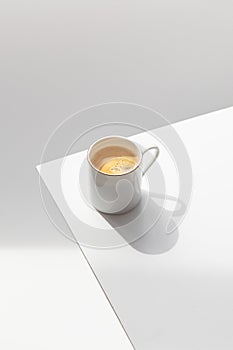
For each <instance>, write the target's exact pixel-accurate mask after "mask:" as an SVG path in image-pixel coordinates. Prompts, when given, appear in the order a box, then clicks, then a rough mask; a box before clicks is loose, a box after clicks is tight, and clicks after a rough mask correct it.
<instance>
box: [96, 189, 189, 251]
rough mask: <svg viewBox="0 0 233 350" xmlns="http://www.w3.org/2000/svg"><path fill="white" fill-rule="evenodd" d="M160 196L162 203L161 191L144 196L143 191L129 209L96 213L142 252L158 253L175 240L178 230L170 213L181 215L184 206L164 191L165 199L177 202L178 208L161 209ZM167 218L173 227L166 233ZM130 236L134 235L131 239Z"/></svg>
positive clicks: (176, 239) (170, 245) (168, 248)
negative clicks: (131, 208) (116, 213)
mask: <svg viewBox="0 0 233 350" xmlns="http://www.w3.org/2000/svg"><path fill="white" fill-rule="evenodd" d="M161 199H162V200H163V204H164V196H163V195H161V194H158V193H153V192H152V193H151V192H150V194H149V197H148V194H146V193H145V192H143V193H142V199H141V202H140V203H139V204H138V206H137V207H136V208H134V209H133V210H131V211H130V212H128V213H125V214H122V215H111V214H103V213H100V214H101V215H102V216H103V217H104V218H105V220H106V221H107V222H108V223H109V224H110V225H111V226H112V227H113V228H114V229H115V230H116V231H117V232H118V233H119V234H120V235H121V236H122V237H123V238H124V240H125V241H126V242H128V244H129V245H130V246H131V247H132V248H134V249H135V250H137V251H139V252H141V253H144V254H154V255H155V254H162V253H165V252H167V251H169V250H170V249H172V248H173V247H174V246H175V244H176V243H177V241H178V238H179V231H178V227H177V226H175V224H174V222H172V221H173V220H172V217H175V216H181V215H183V214H184V213H185V210H186V206H185V204H184V203H183V202H182V201H181V200H180V199H177V198H175V197H173V196H169V195H167V196H166V201H175V202H177V203H178V204H179V209H178V210H176V211H175V212H174V211H170V210H167V209H165V208H164V205H162V206H161V203H160V200H161ZM145 200H146V201H147V203H146V205H145ZM155 218H157V219H156V220H155ZM170 220H171V223H172V226H173V228H174V229H173V231H172V232H171V233H169V234H168V233H167V227H168V225H169V223H170V222H169V221H170ZM133 236H135V237H138V238H137V239H136V240H134V239H132V237H133Z"/></svg>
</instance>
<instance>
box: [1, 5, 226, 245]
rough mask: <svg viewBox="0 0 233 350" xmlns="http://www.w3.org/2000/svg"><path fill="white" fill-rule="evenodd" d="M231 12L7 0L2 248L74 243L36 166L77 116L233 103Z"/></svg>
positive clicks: (197, 109) (194, 110)
mask: <svg viewBox="0 0 233 350" xmlns="http://www.w3.org/2000/svg"><path fill="white" fill-rule="evenodd" d="M232 11H233V3H232V1H226V0H224V1H203V0H198V1H196V0H195V1H184V0H183V1H171V0H170V1H166V0H165V1H164V0H163V1H156V2H155V1H143V2H142V1H135V0H134V1H127V0H126V1H125V0H120V1H102V0H101V1H90V0H85V1H69V0H68V1H53V2H52V1H45V0H42V1H31V0H30V1H28V0H27V1H25V0H22V1H16V0H13V1H5V2H3V1H1V10H0V48H1V55H0V77H1V81H0V90H1V105H0V112H1V113H0V116H1V137H0V142H1V153H2V154H1V192H0V193H1V195H0V202H1V204H0V209H1V210H0V216H1V223H0V245H1V247H2V248H6V247H12V246H14V247H27V246H28V247H31V246H35V247H40V246H43V247H46V246H53V247H55V246H58V247H61V246H69V245H71V243H70V242H69V241H67V240H65V239H64V237H62V236H61V235H59V234H58V233H57V231H56V229H55V228H54V227H53V226H52V225H51V223H50V222H49V220H48V218H47V216H46V214H45V212H44V211H43V207H42V204H41V200H40V195H39V187H38V176H37V174H36V171H35V165H36V164H38V163H39V162H40V156H41V152H42V149H43V146H44V144H45V142H46V140H47V139H48V137H49V135H50V134H51V132H52V131H53V130H54V128H55V127H56V126H57V125H58V124H59V123H60V122H62V121H63V120H64V119H65V118H66V117H67V116H69V115H70V114H72V113H74V112H76V111H77V110H79V109H80V108H84V107H88V106H90V105H93V104H96V103H101V102H108V101H130V102H135V103H139V104H143V105H147V106H149V107H152V108H155V109H157V110H159V111H160V112H161V113H163V114H164V115H165V116H166V117H167V118H168V119H169V120H170V121H177V120H182V119H185V118H189V117H192V116H195V115H199V114H202V113H205V112H208V111H212V110H216V109H220V108H223V107H227V106H230V105H232V104H233V96H232V87H233V86H232V85H233V83H232V81H233V79H232V78H233V64H232V62H233V45H232V44H233V43H232V34H233V21H232ZM200 132H201V130H200Z"/></svg>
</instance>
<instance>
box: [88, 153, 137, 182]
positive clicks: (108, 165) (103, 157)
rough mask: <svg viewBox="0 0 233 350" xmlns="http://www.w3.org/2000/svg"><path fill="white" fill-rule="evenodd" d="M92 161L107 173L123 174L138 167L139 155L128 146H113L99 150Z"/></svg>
mask: <svg viewBox="0 0 233 350" xmlns="http://www.w3.org/2000/svg"><path fill="white" fill-rule="evenodd" d="M92 163H93V164H94V165H95V167H96V168H97V169H99V170H100V171H101V172H103V173H105V174H108V175H121V174H125V173H128V172H129V171H131V170H132V169H134V168H135V167H136V165H137V164H138V157H137V156H136V155H135V154H134V153H133V152H132V151H131V150H129V149H127V148H124V147H120V146H112V147H106V148H103V149H102V150H100V151H98V152H97V153H96V154H95V157H94V159H92Z"/></svg>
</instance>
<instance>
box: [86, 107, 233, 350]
mask: <svg viewBox="0 0 233 350" xmlns="http://www.w3.org/2000/svg"><path fill="white" fill-rule="evenodd" d="M174 127H175V129H176V130H177V132H178V133H179V135H180V136H181V138H182V140H183V141H184V143H185V146H186V148H187V150H188V153H189V156H190V159H191V162H192V167H193V176H194V187H193V198H192V203H191V207H190V210H189V213H188V215H187V217H186V218H185V221H184V223H183V224H182V226H181V227H180V228H179V239H178V241H177V243H176V245H175V246H174V247H173V249H171V250H170V251H168V252H166V253H164V254H159V255H158V254H146V253H143V252H142V249H141V248H143V247H144V248H145V247H146V245H147V244H149V245H150V247H151V245H153V243H155V242H153V237H148V236H144V237H143V238H142V241H141V242H139V245H140V244H141V247H140V246H134V247H133V246H129V245H128V246H125V247H123V248H120V249H114V250H104V251H103V250H96V249H91V248H86V247H85V248H83V249H84V252H85V254H86V256H87V258H88V260H89V262H90V263H91V265H92V268H93V269H94V271H95V273H96V274H97V276H98V278H99V280H100V282H101V284H102V286H103V287H104V289H105V292H106V293H107V295H108V297H109V298H110V300H111V302H112V304H113V306H114V308H115V309H116V311H117V313H118V316H119V317H120V319H121V321H122V323H123V325H124V327H125V328H126V330H127V332H128V335H129V336H130V338H131V340H132V342H133V343H134V346H135V347H136V349H143V350H145V349H146V350H147V349H148V350H151V349H155V348H157V349H159V350H160V349H161V350H162V349H166V350H170V349H171V350H174V349H177V350H178V349H179V350H183V349H193V350H194V349H195V350H196V349H201V350H202V349H203V350H209V349H211V350H215V349H216V350H218V349H219V350H220V349H221V350H230V349H232V348H233V332H232V329H233V328H232V324H233V312H232V311H233V254H232V249H233V236H232V234H233V224H232V220H231V216H232V195H233V182H232V179H233V167H232V161H233V156H232V149H233V139H232V129H233V108H229V109H226V110H222V111H218V112H214V113H211V114H208V115H205V116H200V117H198V118H194V119H191V120H187V121H184V122H180V123H177V124H175V125H174Z"/></svg>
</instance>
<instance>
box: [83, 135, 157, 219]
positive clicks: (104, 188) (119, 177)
mask: <svg viewBox="0 0 233 350" xmlns="http://www.w3.org/2000/svg"><path fill="white" fill-rule="evenodd" d="M112 146H113V147H114V146H120V147H124V148H127V149H128V150H129V151H130V152H131V153H133V154H134V155H135V157H136V158H137V162H136V164H135V167H134V168H132V169H131V170H129V171H128V172H126V173H122V174H106V173H104V172H102V171H100V170H99V169H98V168H97V167H96V166H95V165H94V161H93V160H94V159H95V155H96V154H97V152H99V151H101V150H104V149H105V148H107V147H112ZM152 149H154V150H155V151H156V154H155V156H154V158H153V160H152V161H151V162H150V163H149V164H148V165H147V166H146V168H145V169H143V167H142V159H143V155H144V154H145V153H146V152H147V151H149V150H152ZM158 155H159V149H158V147H157V146H152V147H150V148H148V149H146V150H144V151H142V148H141V147H140V146H139V145H138V144H136V143H135V142H133V141H131V140H129V139H127V138H125V137H122V136H108V137H104V138H102V139H100V140H98V141H96V142H95V143H94V144H93V145H92V146H91V147H90V148H89V150H88V153H87V159H88V163H89V191H90V199H91V202H92V205H93V206H94V207H95V208H96V209H97V210H98V211H101V212H103V213H107V214H123V213H126V212H128V211H129V210H131V209H133V208H134V207H135V206H136V205H137V204H138V203H139V201H140V199H141V182H142V177H143V175H144V174H145V172H146V171H147V170H148V169H149V167H150V166H151V165H152V164H153V163H154V161H155V160H156V159H157V157H158Z"/></svg>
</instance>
